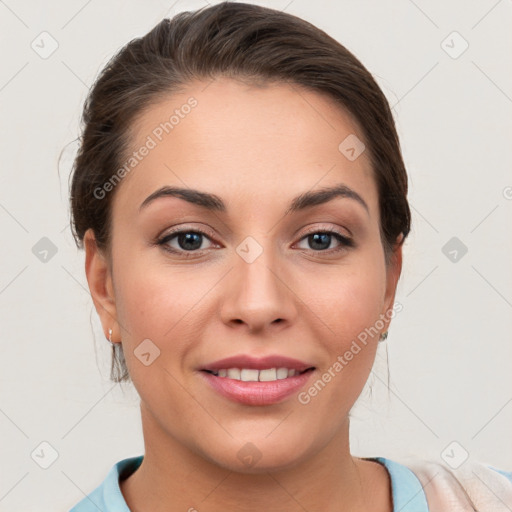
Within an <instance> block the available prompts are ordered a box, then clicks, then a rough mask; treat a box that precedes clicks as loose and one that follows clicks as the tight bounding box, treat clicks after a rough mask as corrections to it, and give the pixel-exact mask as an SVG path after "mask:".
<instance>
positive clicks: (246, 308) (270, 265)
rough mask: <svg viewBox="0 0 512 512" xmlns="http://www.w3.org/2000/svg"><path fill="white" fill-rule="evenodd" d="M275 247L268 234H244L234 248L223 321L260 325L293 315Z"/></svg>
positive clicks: (252, 327)
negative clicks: (242, 238)
mask: <svg viewBox="0 0 512 512" xmlns="http://www.w3.org/2000/svg"><path fill="white" fill-rule="evenodd" d="M282 263H283V262H281V261H280V254H279V251H278V248H277V247H276V246H275V242H274V240H273V238H272V236H271V235H267V234H261V235H256V236H247V237H246V238H245V239H244V240H242V242H241V243H240V244H239V245H238V246H237V247H236V248H235V251H234V254H233V265H234V268H233V271H232V272H230V275H231V278H230V284H229V286H228V287H226V290H225V296H224V300H223V318H224V320H225V321H236V322H238V323H239V322H240V321H242V322H243V323H246V324H247V325H249V327H250V328H251V329H256V328H262V327H264V326H265V325H267V324H271V323H273V322H275V321H276V320H278V319H279V320H280V321H283V320H290V319H291V318H292V317H293V314H294V307H293V300H292V297H291V292H290V291H289V288H288V287H287V286H286V285H285V283H284V282H283V278H284V275H283V272H280V271H279V269H280V268H281V265H282Z"/></svg>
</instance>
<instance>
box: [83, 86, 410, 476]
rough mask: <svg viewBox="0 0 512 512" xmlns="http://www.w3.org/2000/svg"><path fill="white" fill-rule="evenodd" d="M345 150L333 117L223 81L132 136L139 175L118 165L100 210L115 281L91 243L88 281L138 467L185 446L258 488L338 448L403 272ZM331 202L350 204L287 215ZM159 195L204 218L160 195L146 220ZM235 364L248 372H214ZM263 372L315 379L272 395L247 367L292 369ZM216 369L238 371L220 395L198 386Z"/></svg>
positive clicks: (349, 127) (291, 93)
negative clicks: (123, 377) (251, 476)
mask: <svg viewBox="0 0 512 512" xmlns="http://www.w3.org/2000/svg"><path fill="white" fill-rule="evenodd" d="M191 98H192V99H191ZM187 105H188V106H187ZM171 116H174V117H172V118H171ZM170 118H171V120H170ZM165 123H167V124H165ZM347 137H349V139H347ZM355 137H358V138H359V139H362V134H361V133H360V131H359V129H358V127H357V126H356V125H355V124H354V123H353V122H352V121H351V118H350V117H349V116H348V115H347V114H346V113H345V112H344V111H343V110H341V109H340V108H339V107H336V106H335V105H334V103H332V101H331V100H330V99H326V98H325V97H323V96H321V95H318V94H316V93H313V92H309V91H306V90H304V89H301V88H299V87H298V86H293V87H291V86H289V85H285V84H281V85H269V86H266V87H255V86H248V85H246V84H242V83H240V82H235V81H233V80H229V79H218V80H216V81H214V82H212V83H210V84H208V83H194V84H192V85H190V86H189V87H188V88H187V89H186V91H184V92H183V93H180V94H174V95H172V96H169V97H168V98H166V99H165V100H163V101H161V102H160V103H158V104H157V105H154V106H151V107H148V108H147V109H146V110H145V111H144V112H143V114H142V115H141V116H140V117H139V118H138V119H137V121H136V124H135V125H134V127H133V138H132V140H131V150H132V151H133V152H135V154H134V155H131V156H132V158H135V159H136V161H135V160H131V161H130V162H131V163H130V162H128V161H127V162H123V163H127V167H126V169H129V171H125V176H124V177H123V178H122V180H121V182H120V183H119V184H118V185H117V187H118V190H115V196H114V202H113V206H112V207H113V210H112V211H113V225H112V269H113V270H112V273H111V272H110V270H109V267H108V266H107V264H106V262H105V260H104V259H103V257H102V256H101V255H100V254H99V253H97V252H96V250H95V248H94V245H93V244H90V243H87V244H86V247H87V267H86V268H87V276H88V280H89V285H90V287H91V292H92V295H93V299H94V302H95V305H96V309H97V311H98V313H99V315H100V317H101V320H102V323H103V328H104V330H105V332H108V329H109V328H111V327H112V328H113V332H114V334H113V336H112V339H113V341H119V340H122V344H123V350H124V354H125V358H126V363H127V366H128V370H129V373H130V376H131V379H132V381H133V383H134V385H135V387H136V389H137V391H138V393H139V395H140V397H141V411H142V419H143V428H144V437H145V443H146V453H150V452H152V453H154V454H157V453H165V451H166V450H167V449H175V448H176V446H181V447H183V448H185V449H186V450H187V449H188V450H190V452H191V453H193V454H195V455H197V456H200V457H202V458H203V459H206V460H208V461H210V462H213V463H215V464H218V465H221V466H223V467H225V468H229V469H231V470H236V471H247V472H257V471H263V470H268V468H274V469H278V468H285V467H291V466H293V465H295V464H296V463H298V462H300V461H305V460H306V459H307V458H308V457H311V456H312V455H313V454H318V453H320V452H321V450H322V449H323V448H326V447H327V445H328V443H330V442H335V441H339V442H340V443H341V444H343V446H345V447H347V446H348V422H347V418H348V413H349V410H350V409H351V407H352V405H353V404H354V402H355V401H356V399H357V397H358V396H359V394H360V392H361V391H362V389H363V386H364V384H365V382H366V380H367V378H368V376H369V373H370V370H371V368H372V364H373V361H374V357H375V351H376V347H377V342H378V337H379V334H380V333H381V332H384V331H386V329H387V325H388V323H389V318H390V315H389V312H390V311H392V308H393V300H394V293H395V288H396V283H397V280H398V277H399V274H400V267H401V253H400V250H397V252H396V255H397V257H396V259H395V260H394V263H393V265H392V266H391V267H390V268H388V269H386V266H385V262H384V252H383V247H382V243H381V239H380V235H379V208H378V195H377V188H376V184H375V182H374V178H373V175H372V170H371V168H370V163H369V160H368V155H367V153H366V152H365V151H362V153H361V154H360V155H359V156H358V153H359V152H360V151H361V149H362V146H360V145H359V144H360V143H358V142H357V139H355ZM345 139H347V140H346V141H345ZM344 141H345V142H344ZM340 144H341V146H340ZM143 147H146V148H147V149H146V150H144V149H142V150H141V148H143ZM351 148H353V151H352V149H351ZM341 186H343V187H346V188H347V190H348V189H350V190H351V191H353V196H352V197H350V196H347V195H343V194H341V195H332V196H331V195H329V196H325V197H324V198H323V199H326V197H328V198H329V200H325V201H324V200H322V196H320V197H319V198H317V200H316V201H315V200H314V201H307V204H305V203H304V202H301V201H300V200H297V198H299V197H300V196H304V195H309V194H311V193H316V192H318V191H319V190H321V189H330V188H332V187H341ZM161 187H179V188H182V189H186V190H188V191H192V190H196V191H199V192H201V193H202V194H212V195H214V196H215V198H216V201H211V202H210V203H209V206H208V205H207V206H201V205H198V204H194V203H192V202H189V201H187V200H185V199H184V198H183V197H181V198H180V197H177V196H173V195H166V196H161V197H159V198H156V199H154V200H152V201H149V202H146V203H145V204H144V205H143V203H144V201H145V200H146V198H148V197H149V196H150V195H151V194H153V193H154V192H155V191H157V190H158V189H160V188H161ZM107 193H113V191H109V192H107ZM355 194H357V196H359V197H360V198H361V200H362V201H360V200H357V199H355V197H357V196H356V195H355ZM196 197H197V196H196ZM221 204H222V205H223V207H222V208H220V207H219V206H220V205H221ZM212 206H217V207H218V208H213V207H212ZM292 207H293V208H292ZM172 230H179V231H182V232H183V233H182V234H181V235H175V236H173V237H170V236H168V235H169V234H170V232H171V231H172ZM329 231H334V232H337V233H338V234H339V235H340V236H341V237H343V238H341V239H338V238H337V236H336V235H332V234H331V235H330V234H328V233H327V234H326V232H329ZM187 233H188V236H187V235H186V234H187ZM198 233H199V234H198ZM201 233H204V234H201ZM315 233H316V235H315ZM91 234H92V232H91V231H90V232H89V233H88V235H87V239H88V240H90V235H91ZM162 239H164V240H163V243H162V244H161V245H158V244H157V243H156V241H158V240H162ZM344 239H349V242H348V243H346V242H343V241H342V240H344ZM386 313H387V314H386ZM375 326H376V329H373V330H371V331H368V330H369V329H370V328H372V327H375ZM376 330H377V331H378V332H377V333H376ZM368 332H370V334H368ZM363 339H364V340H365V341H364V342H363V341H362V340H363ZM357 347H358V348H357ZM234 356H247V357H249V358H254V359H255V360H256V361H252V362H253V363H255V364H254V365H251V363H250V362H248V361H245V362H243V363H237V362H236V361H235V362H233V363H221V364H220V365H215V364H214V363H215V362H216V361H219V360H221V359H224V358H228V357H234ZM267 356H270V357H272V356H275V357H278V356H279V357H285V358H292V359H294V360H298V361H300V362H301V363H303V364H304V366H303V368H302V369H305V368H312V367H313V368H314V369H313V370H309V371H308V372H306V373H304V374H302V375H301V376H295V377H293V376H290V377H287V378H286V379H284V378H278V379H277V380H275V381H274V382H271V381H272V379H276V377H278V376H280V377H283V375H284V374H283V370H281V371H280V372H279V371H276V372H273V371H272V370H270V371H267V372H261V373H258V372H257V371H256V373H255V368H254V367H253V368H251V366H255V367H256V369H257V368H258V366H259V367H260V369H264V368H265V369H269V368H271V367H276V368H279V367H291V366H293V364H292V363H291V362H289V361H288V362H287V361H272V360H271V361H268V362H266V363H262V364H259V365H258V363H259V362H258V361H257V360H258V359H260V358H263V357H267ZM212 365H213V366H212ZM221 366H224V369H228V368H235V367H239V368H240V367H241V366H242V367H244V368H247V370H249V371H245V372H242V373H241V374H240V375H239V376H238V375H236V371H235V372H234V373H233V371H231V372H230V373H229V376H231V377H234V378H233V379H231V378H228V377H229V376H228V377H223V376H222V372H221V375H219V376H215V375H213V374H209V373H207V372H206V371H205V368H207V367H209V368H210V369H211V368H212V367H213V368H214V370H219V369H221V368H220V367H221ZM226 366H227V368H226ZM290 373H293V372H290ZM255 376H256V377H255ZM241 377H243V378H249V379H253V378H256V379H260V380H261V381H262V383H257V382H252V383H247V384H246V383H245V382H240V381H237V378H238V379H239V378H241ZM329 377H330V378H329ZM222 379H224V380H223V382H220V381H221V380H222ZM264 379H270V381H264ZM228 380H229V382H227V381H228ZM318 381H320V382H318ZM237 382H238V384H237ZM315 383H316V387H315ZM221 384H222V386H221ZM227 384H229V385H227ZM244 386H245V388H248V387H251V388H252V391H251V390H249V391H247V389H245V390H242V391H240V388H241V387H244ZM258 386H260V389H256V388H257V387H258ZM263 388H264V389H263ZM221 389H222V390H224V391H221ZM315 390H316V391H315ZM249 443H250V444H249ZM167 453H169V452H167ZM253 466H254V467H253Z"/></svg>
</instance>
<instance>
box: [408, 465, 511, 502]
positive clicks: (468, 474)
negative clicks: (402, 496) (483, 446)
mask: <svg viewBox="0 0 512 512" xmlns="http://www.w3.org/2000/svg"><path fill="white" fill-rule="evenodd" d="M401 463H402V464H403V465H404V466H406V467H408V468H409V469H410V470H411V471H412V472H413V473H414V474H415V475H416V476H417V477H418V480H419V481H420V482H421V485H422V487H423V490H424V491H425V495H426V497H427V503H428V506H429V511H430V512H473V511H475V510H476V511H478V512H512V482H511V481H510V480H509V479H508V478H507V477H506V476H504V475H502V474H501V473H498V472H497V471H495V470H494V469H491V468H490V467H488V465H486V464H484V463H482V462H475V461H471V460H469V461H466V462H465V463H463V464H462V465H461V466H460V467H459V468H458V469H451V468H450V467H449V466H448V465H447V464H444V463H439V462H434V461H431V460H425V459H421V460H420V459H414V458H408V459H405V460H404V461H402V462H401ZM507 471H508V468H507Z"/></svg>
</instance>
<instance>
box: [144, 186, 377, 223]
mask: <svg viewBox="0 0 512 512" xmlns="http://www.w3.org/2000/svg"><path fill="white" fill-rule="evenodd" d="M161 197H178V198H180V199H183V200H185V201H187V202H189V203H191V204H194V205H197V206H200V207H202V208H205V209H207V210H210V211H215V212H223V213H224V212H226V211H227V208H226V204H225V203H224V201H223V200H222V199H221V198H220V197H219V196H217V195H215V194H209V193H207V192H201V191H199V190H194V189H190V188H180V187H171V186H164V187H162V188H159V189H158V190H155V191H154V192H153V193H152V194H150V195H149V196H148V197H146V199H144V201H143V202H142V204H141V205H140V207H139V212H140V211H141V210H143V209H144V208H146V207H147V206H148V205H149V204H150V203H152V202H153V201H155V200H156V199H158V198H161ZM338 197H343V198H348V199H353V200H355V201H356V202H358V203H359V204H360V205H362V206H363V207H364V208H365V210H366V212H367V213H368V214H369V213H370V210H369V208H368V205H367V204H366V202H365V200H364V199H363V198H362V197H361V196H360V195H359V194H358V193H357V192H356V191H355V190H352V189H351V188H350V187H348V186H346V185H344V184H342V183H340V184H339V185H336V186H334V187H326V188H322V189H319V190H314V191H310V192H304V193H303V194H300V195H298V196H297V197H295V198H293V199H292V200H291V202H290V205H289V207H288V209H287V210H286V212H285V215H288V214H289V213H295V212H298V211H302V210H304V209H306V208H309V207H312V206H317V205H320V204H324V203H327V202H329V201H332V200H333V199H335V198H338Z"/></svg>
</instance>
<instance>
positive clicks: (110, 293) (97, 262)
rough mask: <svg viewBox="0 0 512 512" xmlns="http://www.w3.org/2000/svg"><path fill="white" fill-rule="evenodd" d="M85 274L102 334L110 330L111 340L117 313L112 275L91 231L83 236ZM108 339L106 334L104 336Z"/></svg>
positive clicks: (113, 335)
mask: <svg viewBox="0 0 512 512" xmlns="http://www.w3.org/2000/svg"><path fill="white" fill-rule="evenodd" d="M84 248H85V274H86V276H87V282H88V284H89V291H90V293H91V297H92V301H93V303H94V307H95V308H96V312H97V313H98V315H99V317H100V320H101V324H102V326H103V331H104V333H108V332H109V329H112V331H113V334H112V338H114V337H117V336H115V332H116V329H117V311H116V303H115V296H114V287H113V284H112V274H111V270H110V267H109V264H108V261H107V259H106V256H105V255H104V254H103V253H102V251H101V250H100V249H99V248H98V246H97V244H96V239H95V236H94V232H93V230H92V229H88V230H87V231H86V233H85V235H84ZM105 337H106V338H107V339H108V334H106V335H105Z"/></svg>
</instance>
